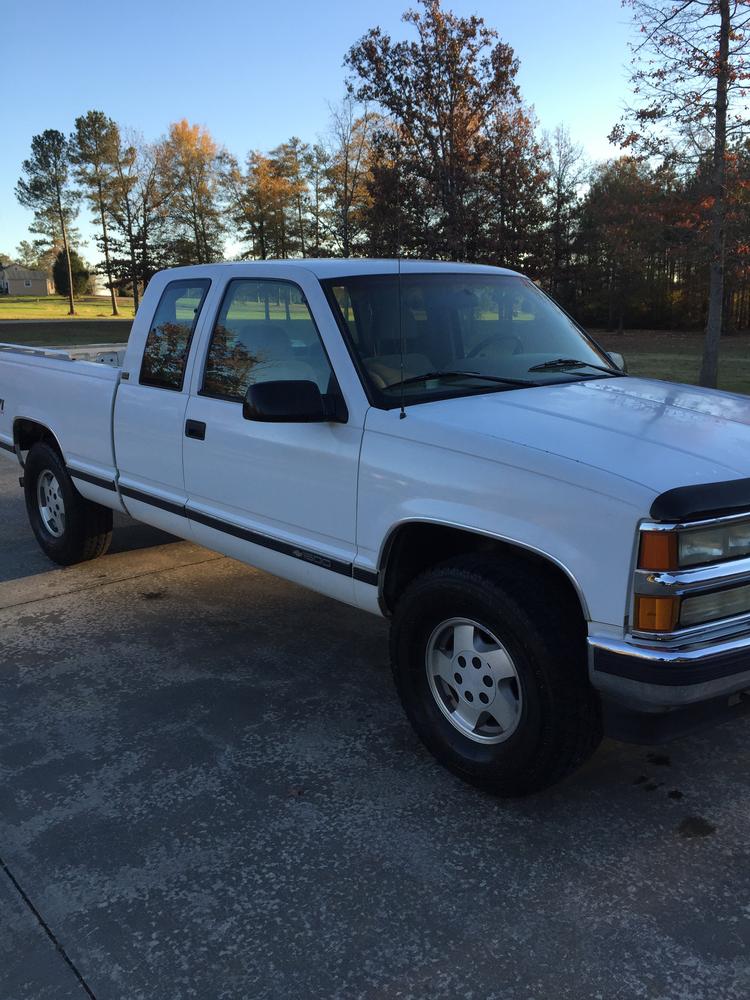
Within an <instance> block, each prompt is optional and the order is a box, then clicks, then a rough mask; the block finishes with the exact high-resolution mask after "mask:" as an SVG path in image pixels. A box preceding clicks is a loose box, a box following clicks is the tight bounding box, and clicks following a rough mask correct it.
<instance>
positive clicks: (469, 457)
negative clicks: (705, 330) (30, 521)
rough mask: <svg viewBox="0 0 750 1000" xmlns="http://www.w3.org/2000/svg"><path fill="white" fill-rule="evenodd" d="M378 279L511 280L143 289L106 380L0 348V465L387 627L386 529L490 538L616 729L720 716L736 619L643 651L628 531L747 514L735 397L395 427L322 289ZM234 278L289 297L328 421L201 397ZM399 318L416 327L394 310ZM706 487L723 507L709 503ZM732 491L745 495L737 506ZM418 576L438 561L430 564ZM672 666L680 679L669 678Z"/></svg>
mask: <svg viewBox="0 0 750 1000" xmlns="http://www.w3.org/2000/svg"><path fill="white" fill-rule="evenodd" d="M399 274H400V277H399V279H398V280H399V281H401V280H407V281H408V280H409V279H410V278H415V277H416V276H422V275H429V276H431V280H437V281H439V280H441V277H442V278H444V279H445V280H446V281H448V280H453V279H455V278H457V277H458V278H460V276H472V280H477V281H478V280H480V279H481V278H482V277H487V276H511V275H512V272H508V271H504V270H502V269H497V268H487V267H479V266H468V265H455V264H436V263H427V262H421V261H403V262H401V264H399V263H398V262H395V261H361V260H348V261H334V260H321V261H310V260H305V261H299V262H290V261H285V262H256V263H240V264H229V265H227V264H220V265H206V266H200V267H191V268H180V269H175V270H173V271H166V272H162V273H161V274H158V275H157V276H156V277H155V278H154V279H153V280H152V281H151V283H150V284H149V286H148V289H147V291H146V293H145V295H144V298H143V302H142V304H141V307H140V309H139V311H138V315H137V317H136V319H135V321H134V323H133V327H132V332H131V335H130V339H129V342H128V345H127V349H126V351H125V352H124V357H123V360H122V367H121V368H118V367H114V366H112V364H102V363H95V362H92V361H87V360H75V361H71V360H66V359H64V358H62V357H58V356H54V355H53V354H52V353H47V354H39V353H28V352H25V351H23V350H21V349H13V348H6V349H5V350H0V449H4V450H5V451H6V452H8V453H15V454H16V455H17V456H18V458H19V459H20V460H22V461H23V458H24V454H25V452H26V451H27V446H25V444H24V438H23V434H24V433H27V434H28V432H24V428H29V427H33V428H43V429H44V432H45V433H47V434H49V435H50V438H51V439H53V440H54V442H55V443H56V447H57V448H59V451H60V453H61V455H62V457H63V459H64V462H65V465H66V466H67V468H68V470H69V472H70V475H71V476H72V478H73V481H74V483H75V487H76V489H77V490H78V492H79V493H80V494H81V496H82V497H84V498H87V499H89V500H91V501H94V502H95V503H97V504H101V505H104V506H106V507H109V508H113V509H116V510H122V511H125V512H127V513H129V514H130V515H132V516H133V517H135V518H137V519H139V520H142V521H144V522H147V523H150V524H153V525H155V526H157V527H159V528H162V529H165V530H167V531H170V532H172V533H174V534H176V535H180V536H182V537H185V538H191V539H193V540H195V541H198V542H200V543H201V544H204V545H206V546H208V547H209V548H212V549H215V550H217V551H221V552H224V553H226V554H228V555H230V556H233V557H235V558H238V559H241V560H243V561H245V562H247V563H249V564H251V565H254V566H257V567H259V568H261V569H264V570H267V571H269V572H271V573H274V574H277V575H279V576H281V577H284V578H286V579H289V580H293V581H295V582H297V583H300V584H303V585H304V586H307V587H310V588H312V589H314V590H317V591H320V592H322V593H324V594H328V595H330V596H331V597H334V598H336V599H338V600H341V601H344V602H346V603H349V604H352V605H355V606H358V607H361V608H363V609H365V610H367V611H370V612H373V613H376V614H389V613H390V612H391V611H392V604H393V599H392V595H391V597H389V594H388V590H387V588H388V582H387V575H388V573H389V572H390V571H391V570H392V566H390V565H389V559H390V557H391V555H392V546H391V542H392V540H393V538H394V533H396V532H397V531H398V530H399V529H400V528H403V526H405V525H413V524H420V525H433V526H436V527H437V526H441V527H444V528H446V529H461V530H462V531H464V532H465V533H466V536H467V537H472V538H475V539H476V538H481V539H488V540H495V541H497V542H498V543H505V544H507V545H508V546H510V547H513V548H514V549H515V550H516V551H518V552H519V553H533V554H535V555H536V556H537V557H539V559H540V560H543V561H544V564H545V565H547V566H550V567H555V568H556V571H558V572H559V573H561V574H564V576H565V577H566V578H567V580H568V581H569V582H570V584H571V586H572V588H573V589H574V591H575V594H576V595H577V597H578V601H579V603H580V613H581V615H582V616H583V618H584V619H585V627H586V630H587V632H588V636H589V678H590V681H591V683H592V684H593V686H594V688H595V689H597V690H598V691H600V692H602V693H603V694H604V695H605V696H606V704H607V706H610V707H611V706H612V705H614V706H615V712H614V714H615V715H617V714H618V713H619V714H620V715H622V714H623V713H626V714H627V716H628V719H630V716H631V715H632V714H633V713H635V714H636V715H637V716H638V718H640V716H641V715H643V714H646V715H647V716H648V718H649V719H654V718H656V716H655V715H654V714H653V713H654V712H655V710H656V709H659V710H661V709H665V708H668V709H670V710H674V709H677V708H681V707H683V706H685V705H688V704H695V703H698V704H700V705H705V704H707V703H709V702H710V705H711V707H712V710H714V709H716V708H717V705H718V702H719V700H722V701H726V700H727V698H728V697H729V696H730V695H731V696H733V699H734V700H735V701H737V700H738V697H737V692H740V691H743V690H744V689H746V688H748V687H750V653H748V650H750V608H748V614H746V615H745V614H743V615H740V616H737V615H734V616H733V619H732V621H712V622H710V623H709V624H708V625H707V626H705V627H703V628H700V629H698V630H697V631H696V630H694V629H693V630H692V631H691V630H687V631H686V630H682V629H679V628H677V629H673V630H671V631H670V632H669V633H667V634H663V635H662V634H659V635H657V634H655V633H654V634H650V633H649V634H646V633H644V631H643V630H642V629H641V630H640V632H639V631H638V630H637V629H635V628H634V627H633V600H634V588H637V586H639V583H638V581H639V580H640V579H641V577H639V576H638V570H637V568H636V560H637V545H638V539H639V530H640V529H641V528H642V526H643V525H644V524H646V525H647V526H649V525H654V526H655V527H656V528H658V527H659V526H660V523H659V521H658V519H657V518H654V516H653V514H652V513H650V512H651V511H652V506H653V505H654V504H655V503H658V502H659V498H660V497H662V496H663V495H664V494H665V493H668V491H671V490H674V489H675V488H690V487H696V488H697V489H700V488H704V489H705V488H707V487H709V486H711V485H712V484H713V489H714V493H715V495H716V502H715V504H714V506H713V508H712V510H711V511H708V512H706V510H705V503H704V504H703V507H702V508H701V509H700V510H695V511H692V510H687V511H686V512H684V513H683V512H679V511H678V514H677V515H676V516H675V517H673V518H671V519H667V521H666V522H665V523H664V522H662V523H661V526H663V527H666V528H669V529H670V530H673V529H676V528H677V527H678V523H679V522H680V521H684V522H685V523H687V524H688V525H689V526H690V525H695V524H697V523H699V522H700V523H702V521H705V520H706V519H708V520H709V523H710V524H719V525H723V524H724V523H726V521H727V519H729V521H732V522H734V521H736V520H737V519H738V518H739V520H740V521H742V518H743V515H744V514H746V515H747V516H748V517H750V489H745V488H744V487H743V483H745V484H748V483H750V480H747V479H746V477H748V476H750V401H749V400H747V399H745V398H744V397H740V396H736V395H732V394H729V393H723V392H714V391H707V390H703V389H698V388H694V387H689V386H684V385H678V384H672V383H662V382H657V381H653V380H648V379H641V378H633V377H622V378H619V377H610V376H609V375H608V374H607V373H606V372H601V373H600V374H599V375H597V373H596V372H595V371H588V372H586V374H587V376H589V377H587V378H585V379H583V378H576V377H573V376H571V378H570V379H567V378H566V379H562V378H555V379H553V380H551V381H550V384H544V385H534V386H532V387H528V388H523V387H514V388H513V389H512V391H499V389H500V387H499V386H497V387H496V388H497V389H498V391H492V392H486V391H482V392H471V391H462V392H460V393H459V392H457V393H455V394H452V395H448V396H447V397H446V396H445V393H442V394H441V393H440V392H438V393H436V396H437V398H435V399H432V400H430V399H427V400H424V399H412V397H408V398H405V400H404V404H405V405H404V410H403V411H402V410H401V407H400V406H399V405H395V404H394V403H393V400H391V403H390V404H389V405H383V404H382V400H381V404H380V405H377V404H374V403H373V399H372V391H370V390H369V389H368V385H366V384H365V381H366V380H365V379H364V378H363V376H362V370H361V366H359V365H358V363H357V357H356V352H355V351H354V350H353V348H352V344H351V342H350V343H349V344H347V343H346V339H345V333H346V330H345V329H344V327H342V325H340V324H341V320H340V317H339V318H338V319H337V317H336V316H335V315H334V308H333V307H332V304H331V302H332V300H331V298H329V297H327V294H326V287H328V286H327V284H326V283H328V284H329V285H330V283H332V282H333V283H335V282H337V281H342V282H343V281H345V280H347V279H349V278H352V277H353V276H356V277H357V278H367V277H368V276H370V277H373V276H381V277H387V276H391V277H392V278H393V277H394V276H396V275H399ZM241 279H247V280H248V281H250V280H252V281H253V282H263V281H270V282H287V283H289V285H290V287H293V288H294V289H295V294H297V292H298V293H299V295H300V301H301V302H302V303H306V304H307V308H308V309H309V312H310V314H311V316H312V319H313V320H314V325H315V327H316V328H317V331H318V334H319V336H320V340H321V342H322V347H323V350H324V352H325V354H326V355H327V357H328V360H329V361H330V366H331V368H332V370H333V373H334V375H335V381H336V383H337V384H338V389H339V390H340V397H341V399H343V401H344V403H345V410H346V418H345V420H340V419H327V420H320V421H310V422H273V421H263V420H250V419H243V409H242V404H241V403H240V402H238V401H236V400H232V401H230V400H228V399H226V398H216V396H214V395H207V394H205V393H203V392H202V391H201V387H202V385H203V380H204V369H205V367H206V356H207V351H208V349H209V343H210V341H211V338H212V334H213V331H214V328H215V326H216V325H217V322H218V321H217V317H218V316H219V314H220V310H221V308H222V302H223V301H224V297H225V294H226V293H227V287H228V285H229V283H230V282H238V281H240V280H241ZM193 280H195V281H198V280H203V281H204V282H210V286H209V288H208V291H207V292H206V294H205V298H204V300H203V302H202V305H201V306H200V311H199V315H198V318H197V322H196V324H195V329H194V331H193V334H192V339H191V341H190V345H189V350H188V353H187V360H186V365H185V372H184V380H183V383H182V387H181V388H180V389H179V390H177V391H172V390H169V391H168V390H165V389H164V388H161V387H157V386H153V385H144V384H142V383H141V382H140V381H139V372H140V370H141V362H142V358H143V354H144V347H145V345H146V340H147V337H148V336H149V331H150V330H151V324H152V319H153V317H154V314H155V311H156V309H157V305H158V304H159V302H160V300H161V298H162V295H163V293H164V294H166V292H165V290H167V289H168V288H169V286H170V283H174V282H178V281H181V282H183V283H186V282H188V281H193ZM467 280H468V279H467ZM400 287H401V286H400V285H399V292H400ZM472 287H473V286H472ZM266 308H268V307H266ZM352 308H353V307H352ZM399 308H400V309H401V306H400V307H399ZM399 315H401V313H399ZM411 315H413V317H417V318H418V317H419V316H420V315H421V314H420V312H419V309H417V308H416V307H415V308H414V310H413V313H412V314H411ZM477 315H479V313H477ZM499 315H500V314H499V312H498V317H499ZM227 322H228V321H227ZM242 322H243V321H239V323H240V325H241V323H242ZM415 322H416V320H415ZM267 325H268V324H267ZM272 325H273V324H271V326H272ZM516 325H517V324H516ZM344 326H345V324H344ZM511 326H512V324H511ZM287 327H288V324H287ZM401 335H402V341H401V346H402V347H403V344H404V340H403V331H402V334H401ZM580 336H581V343H582V345H583V344H584V343H585V339H584V335H583V334H581V335H580ZM582 349H583V346H582ZM295 350H297V348H295ZM304 350H305V351H306V352H307V354H305V355H304V356H305V358H306V359H307V360H305V361H295V360H294V359H292V360H290V361H289V364H290V365H291V366H292V368H291V369H290V370H291V371H295V370H296V369H295V367H294V366H295V365H296V366H297V367H298V368H299V367H300V366H302V368H303V369H305V366H307V367H309V363H308V362H309V356H310V350H311V348H310V345H307V346H306V347H305V348H304ZM586 350H594V348H593V347H590V346H586ZM514 354H515V355H518V351H514ZM415 356H416V355H415ZM479 356H480V357H481V356H482V355H481V352H480V354H479ZM590 356H592V355H589V357H590ZM529 357H530V358H531V357H532V355H529ZM533 357H536V355H533ZM604 359H605V366H606V361H607V359H606V355H604ZM106 360H107V361H109V362H115V364H116V362H117V361H118V360H119V358H118V357H117V356H115V357H109V358H106ZM375 360H376V361H379V362H383V359H382V358H380V359H378V358H376V359H375ZM386 360H387V359H386ZM383 363H386V362H383ZM387 363H388V364H393V363H395V362H392V361H390V360H387ZM410 363H413V364H416V362H413V361H412V362H410ZM368 364H369V362H368ZM305 370H306V369H305ZM524 370H526V369H524ZM573 371H574V370H573ZM418 374H419V372H418ZM612 374H613V375H614V374H615V373H612ZM373 377H374V376H373ZM477 377H478V378H479V377H480V376H477ZM425 384H427V383H425ZM481 388H482V389H488V388H492V387H491V386H487V385H482V386H481ZM441 396H442V398H441ZM402 412H403V413H405V414H406V419H403V418H402ZM188 422H194V423H195V424H196V425H197V426H201V425H205V438H204V439H202V440H201V439H196V438H193V437H190V436H186V427H187V425H188ZM727 483H732V484H733V492H732V491H730V492H731V495H732V499H731V502H730V501H726V502H725V501H724V500H722V495H723V494H722V491H723V490H726V484H727ZM743 489H745V492H746V493H747V500H746V501H745V500H744V499H741V502H739V508H740V509H739V510H738V502H737V497H738V496H741V498H744V493H743V492H742V491H743ZM738 491H740V492H739V493H738ZM686 502H687V503H688V504H689V496H688V499H687V500H686ZM727 504H729V506H727ZM436 537H439V536H436ZM503 551H505V549H503ZM451 554H453V552H451ZM432 559H433V561H434V562H440V559H441V552H440V551H439V550H438V551H435V552H434V553H432ZM667 577H668V578H667ZM709 578H710V579H709ZM643 579H644V580H645V579H646V578H645V577H644V578H643ZM745 580H750V553H748V558H744V557H743V558H742V559H739V560H736V561H733V562H732V563H731V564H729V563H725V564H723V568H720V569H719V570H718V571H717V570H716V567H712V568H709V570H706V568H705V567H704V568H700V567H699V568H698V569H689V570H686V571H685V572H682V573H680V572H677V571H675V572H672V573H671V574H663V573H662V574H658V573H657V574H651V576H650V577H649V579H648V581H646V583H644V586H646V589H648V588H649V587H650V588H651V589H650V591H649V593H651V592H654V593H661V592H662V591H663V592H664V593H666V594H673V593H682V592H683V591H684V590H685V589H686V588H692V589H691V593H697V592H702V591H703V590H705V589H707V588H708V589H710V588H712V587H713V588H715V587H716V586H717V585H720V586H722V587H723V586H734V585H736V584H738V583H742V582H743V581H745ZM659 587H661V588H662V590H661V591H660V590H659ZM728 658H729V659H728ZM730 661H731V662H730ZM687 664H689V665H691V666H692V668H693V669H694V670H695V672H696V676H695V678H693V677H688V678H686V677H685V665H687ZM631 667H632V668H633V669H631ZM659 669H661V670H663V671H669V670H674V671H675V673H674V675H673V676H674V677H675V678H676V680H675V682H674V683H671V682H670V681H668V680H665V679H664V677H662V676H659V677H658V678H657V680H656V681H655V680H654V670H656V671H657V672H658V670H659ZM668 714H669V715H670V717H671V718H672V719H673V718H674V717H675V716H676V715H679V713H675V712H674V711H670V713H668ZM682 714H684V713H682ZM618 717H619V716H618ZM658 718H659V719H660V720H661V719H662V718H663V716H662V715H661V714H659V715H658ZM631 721H632V720H631ZM613 730H614V731H616V732H618V733H619V732H620V730H623V731H625V730H628V726H624V725H623V726H619V728H618V726H617V725H613ZM626 735H627V733H626Z"/></svg>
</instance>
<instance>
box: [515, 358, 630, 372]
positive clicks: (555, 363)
mask: <svg viewBox="0 0 750 1000" xmlns="http://www.w3.org/2000/svg"><path fill="white" fill-rule="evenodd" d="M566 368H595V369H596V371H598V372H606V373H607V375H614V376H615V377H617V376H620V375H625V372H621V371H619V370H618V369H617V368H607V367H605V366H604V365H595V364H592V362H591V361H581V360H580V359H579V358H554V359H553V360H552V361H543V362H542V363H541V364H540V365H532V366H531V368H529V371H530V372H546V371H556V370H559V371H565V369H566Z"/></svg>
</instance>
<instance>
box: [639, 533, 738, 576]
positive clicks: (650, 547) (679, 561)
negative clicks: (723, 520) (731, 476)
mask: <svg viewBox="0 0 750 1000" xmlns="http://www.w3.org/2000/svg"><path fill="white" fill-rule="evenodd" d="M745 556H750V521H740V522H738V523H736V524H726V525H723V526H721V527H715V528H686V529H683V530H682V531H644V532H643V534H642V535H641V544H640V550H639V553H638V567H639V569H649V570H657V571H658V570H670V569H671V570H676V569H683V568H686V567H688V566H703V565H705V564H707V563H717V562H725V561H727V560H728V559H742V558H743V557H745Z"/></svg>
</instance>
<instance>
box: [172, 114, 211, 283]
mask: <svg viewBox="0 0 750 1000" xmlns="http://www.w3.org/2000/svg"><path fill="white" fill-rule="evenodd" d="M157 159H158V164H159V174H160V181H161V186H162V190H163V192H164V195H165V206H166V212H167V220H168V224H169V229H170V232H169V236H168V241H169V244H170V251H169V256H170V257H171V259H172V260H174V261H175V263H186V264H187V263H195V264H207V263H210V262H211V261H216V260H221V259H222V257H223V245H222V236H223V232H224V223H223V220H222V203H221V202H222V193H223V187H222V183H221V177H222V173H223V169H224V161H225V154H224V153H223V151H222V150H220V149H219V147H218V146H217V144H216V143H215V142H214V140H213V138H212V137H211V134H210V133H209V132H208V130H207V129H205V128H203V126H201V125H191V124H190V122H188V121H187V120H186V119H184V118H183V119H182V120H181V121H179V122H174V123H173V124H172V125H170V126H169V133H168V134H167V136H166V138H165V139H163V140H162V142H161V143H159V145H158V147H157Z"/></svg>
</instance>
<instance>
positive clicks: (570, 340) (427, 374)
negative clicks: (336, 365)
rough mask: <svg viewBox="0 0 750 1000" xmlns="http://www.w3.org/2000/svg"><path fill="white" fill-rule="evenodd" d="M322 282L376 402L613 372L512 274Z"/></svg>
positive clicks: (577, 333) (554, 308)
mask: <svg viewBox="0 0 750 1000" xmlns="http://www.w3.org/2000/svg"><path fill="white" fill-rule="evenodd" d="M399 284H400V297H401V317H400V322H399V311H398V304H399ZM324 285H325V287H326V289H327V291H328V295H329V300H330V301H331V304H332V306H333V308H334V311H335V312H336V313H337V314H338V316H337V318H338V319H339V323H340V325H341V327H342V329H343V330H344V332H345V334H346V335H347V337H348V340H349V344H350V349H351V350H352V353H353V356H354V359H355V361H356V363H357V366H358V368H359V370H360V372H361V374H362V375H363V377H364V379H365V381H366V382H367V384H368V388H369V390H370V397H371V399H372V400H373V402H374V403H375V404H376V405H378V406H384V407H391V406H397V405H398V404H399V403H400V402H401V399H402V397H403V399H404V401H405V402H408V403H417V402H427V401H429V400H431V399H443V398H445V397H446V396H453V395H466V394H467V393H479V392H498V391H502V390H504V389H514V388H515V389H517V388H523V387H524V386H529V387H531V386H540V385H549V384H552V383H559V382H572V381H580V380H581V379H585V378H603V377H606V376H607V375H612V376H616V375H618V374H619V372H618V370H617V369H616V368H615V367H614V366H613V365H612V363H611V361H610V360H609V358H608V357H607V356H606V354H604V352H603V351H601V350H600V349H598V348H597V347H596V346H595V345H594V344H593V343H592V342H591V341H590V340H588V338H587V337H586V336H585V334H583V333H582V332H581V330H580V329H579V328H578V327H577V326H576V325H575V323H574V322H573V320H571V319H570V318H569V317H568V316H566V314H565V313H564V312H563V311H562V310H561V309H559V308H558V307H557V306H556V305H555V304H554V302H552V300H551V299H549V298H548V297H547V296H546V295H544V294H543V293H542V292H540V291H539V289H538V288H537V287H536V286H535V285H534V284H533V283H532V282H531V281H529V280H528V279H527V278H523V277H521V276H520V275H519V276H517V275H500V274H498V275H495V274H489V275H485V274H460V273H455V274H450V273H445V272H442V273H431V274H415V273H413V272H412V273H408V274H402V275H401V280H400V283H399V280H398V277H397V275H395V274H388V275H361V276H351V277H344V278H336V279H333V280H331V281H328V282H325V283H324ZM402 341H403V361H402V356H401V343H402Z"/></svg>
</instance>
